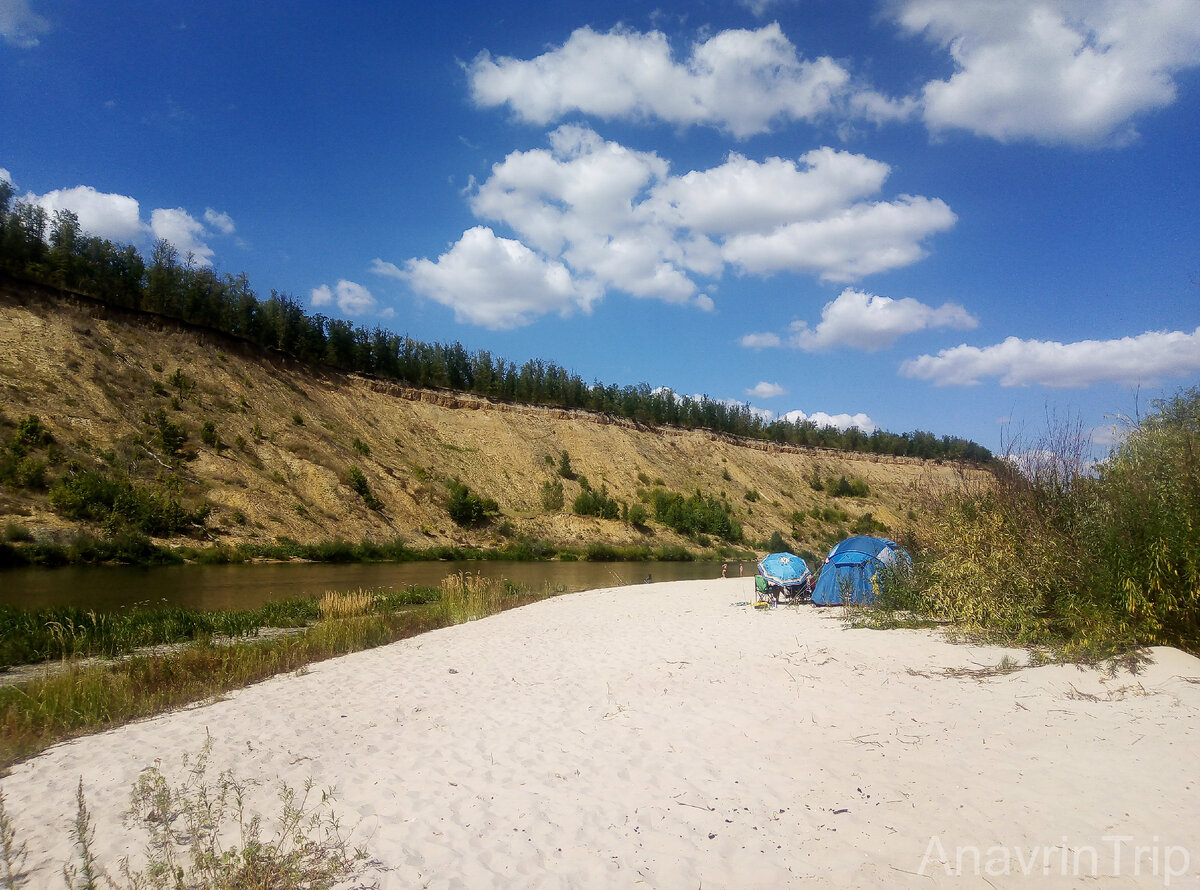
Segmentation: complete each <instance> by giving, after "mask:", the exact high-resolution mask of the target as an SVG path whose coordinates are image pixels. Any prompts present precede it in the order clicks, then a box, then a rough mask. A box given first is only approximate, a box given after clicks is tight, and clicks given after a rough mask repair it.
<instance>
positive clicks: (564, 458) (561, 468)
mask: <svg viewBox="0 0 1200 890" xmlns="http://www.w3.org/2000/svg"><path fill="white" fill-rule="evenodd" d="M558 475H560V476H562V477H563V478H564V479H574V478H575V471H574V470H572V469H571V455H569V454H567V451H566V449H565V448H564V449H563V450H562V451H561V452H560V453H559V455H558Z"/></svg>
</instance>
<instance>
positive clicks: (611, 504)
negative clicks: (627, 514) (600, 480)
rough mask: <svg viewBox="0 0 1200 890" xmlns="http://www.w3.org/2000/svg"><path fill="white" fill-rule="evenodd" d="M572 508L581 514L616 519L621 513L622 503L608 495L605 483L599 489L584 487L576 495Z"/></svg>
mask: <svg viewBox="0 0 1200 890" xmlns="http://www.w3.org/2000/svg"><path fill="white" fill-rule="evenodd" d="M572 509H573V510H574V511H575V512H576V513H577V514H579V515H580V516H599V517H600V518H601V519H616V518H617V517H618V516H620V515H621V507H620V505H619V504H618V503H617V502H616V501H615V500H613V499H612V498H610V497H609V496H608V490H607V489H606V488H605V487H604V486H603V485H601V486H600V490H599V491H596V490H595V489H592V488H584V489H582V490H581V491H580V492H579V494H578V495H576V496H575V503H574V505H573V506H572Z"/></svg>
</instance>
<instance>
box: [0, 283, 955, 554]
mask: <svg viewBox="0 0 1200 890" xmlns="http://www.w3.org/2000/svg"><path fill="white" fill-rule="evenodd" d="M0 412H2V414H0V423H2V424H3V426H0V435H3V436H4V437H5V438H6V439H8V438H9V437H11V436H12V435H13V431H14V430H15V429H16V424H17V423H18V422H19V421H20V420H21V419H22V418H26V417H28V416H29V415H36V416H37V417H38V418H39V419H40V421H41V422H42V424H43V425H44V426H45V428H46V429H48V431H49V433H50V434H51V436H52V437H53V440H54V443H53V445H51V446H48V447H47V449H46V452H45V454H44V456H43V457H42V458H41V459H42V460H44V461H45V463H46V469H45V482H44V484H43V485H42V486H40V487H39V486H37V485H33V486H22V485H19V484H16V485H14V484H10V485H8V486H6V487H3V488H0V524H4V525H5V527H6V528H8V529H10V530H11V529H12V528H14V527H16V528H18V529H21V530H22V531H21V533H22V534H24V533H25V532H28V533H30V534H34V535H38V534H53V533H61V532H62V531H64V530H69V529H71V528H73V527H79V526H81V525H83V526H87V525H88V523H86V522H83V523H81V522H79V521H74V520H70V519H67V518H65V517H64V515H63V511H62V510H61V509H56V508H55V507H54V506H52V505H51V503H50V500H49V498H48V494H47V492H48V490H49V489H50V487H51V486H52V484H53V482H54V480H55V479H56V478H60V477H61V476H62V475H63V474H64V473H66V472H67V471H68V468H69V467H71V465H72V463H74V465H75V466H77V467H83V468H96V469H97V470H98V471H100V472H104V473H109V474H113V475H116V476H121V477H123V478H129V479H132V480H136V481H137V483H138V484H139V485H142V486H144V487H145V488H146V489H147V490H158V491H163V492H173V493H174V494H175V496H177V497H178V498H179V499H180V501H181V502H182V503H183V504H184V505H185V506H186V507H188V508H189V509H191V508H195V507H197V506H201V505H207V506H208V507H209V508H210V509H209V513H208V515H207V517H206V518H205V520H204V522H203V527H202V528H200V527H194V528H192V529H191V533H192V535H193V536H194V537H197V538H199V539H200V540H204V541H223V542H227V543H230V544H234V543H239V542H259V543H264V542H274V541H276V540H277V539H279V538H281V537H285V538H291V539H294V540H297V541H300V542H318V541H328V540H332V539H339V538H340V539H347V540H352V541H357V540H361V539H364V538H369V539H375V540H384V539H387V540H391V539H395V538H397V537H399V538H402V539H404V540H405V541H407V542H408V543H409V544H411V545H412V546H415V547H428V546H430V545H435V544H461V545H471V546H489V545H495V544H499V543H503V542H504V541H506V540H514V539H519V538H526V539H529V540H542V541H546V542H548V543H550V544H553V545H556V546H574V547H580V546H583V545H587V544H590V543H593V542H598V541H599V542H608V543H613V544H633V543H643V542H644V543H650V544H651V545H653V546H655V547H658V546H663V545H670V544H685V545H686V546H688V547H689V548H690V549H692V550H699V549H701V547H700V546H698V544H697V542H696V541H695V540H694V539H692V540H689V539H687V538H685V537H683V536H682V535H680V534H678V533H676V532H674V531H672V530H670V529H668V528H666V527H665V526H664V525H663V524H662V523H660V522H656V521H655V520H654V519H653V510H652V509H651V510H650V514H651V518H650V521H649V522H648V523H647V524H646V526H645V527H643V528H638V527H635V526H634V525H632V524H631V523H629V522H627V521H622V520H621V519H615V520H607V519H599V518H594V517H589V516H578V515H575V514H574V513H573V512H572V503H573V501H574V498H575V496H576V495H577V494H578V493H579V491H580V490H581V485H582V484H583V480H581V479H569V478H568V479H563V478H562V477H561V476H560V475H559V474H558V472H557V469H558V464H559V461H560V459H561V454H562V452H563V451H565V452H567V454H568V455H569V458H570V464H571V468H572V469H573V470H574V472H575V473H576V474H579V475H580V476H582V477H585V479H586V481H587V483H588V484H590V485H591V487H592V488H593V489H599V488H600V487H601V486H603V487H604V489H606V491H607V494H608V495H609V496H611V497H612V498H614V499H615V500H617V501H618V502H621V503H623V504H624V505H626V506H627V507H631V506H633V505H635V504H638V503H644V502H645V498H646V492H648V491H650V490H652V489H653V488H655V487H656V486H657V487H661V488H664V489H666V490H669V491H673V492H679V493H681V494H683V495H685V496H686V495H691V494H694V493H695V492H697V491H699V492H700V493H702V494H703V495H705V496H706V497H710V498H716V499H720V500H722V501H724V502H726V503H728V504H729V505H730V507H731V508H732V514H733V516H734V517H735V518H736V519H737V521H738V522H739V523H741V525H742V527H743V531H744V539H745V541H746V543H747V546H749V547H752V548H753V547H755V546H757V545H759V544H760V543H761V542H764V541H765V540H766V539H767V538H769V536H770V535H771V534H772V533H773V532H776V531H778V532H781V533H782V534H783V535H784V536H785V537H786V538H787V542H788V543H789V545H794V546H795V548H796V549H811V550H812V551H814V552H819V551H820V550H822V549H823V548H824V546H825V545H826V543H827V542H828V541H829V540H831V539H836V538H839V537H841V536H843V535H844V534H847V533H849V532H850V531H851V529H852V528H854V526H855V525H856V523H861V522H862V517H863V515H864V514H867V513H869V514H871V517H872V519H873V520H874V521H875V522H878V523H881V524H882V526H883V527H885V528H886V529H887V530H888V531H890V532H892V533H894V534H895V533H899V532H900V530H901V529H902V527H903V526H904V524H905V523H906V522H907V521H909V518H910V516H909V511H910V510H912V509H914V506H915V503H916V501H917V496H918V494H919V493H920V492H921V491H922V490H923V489H927V488H929V487H930V486H942V485H946V484H952V483H953V482H954V480H955V476H956V474H957V473H959V472H960V471H961V469H960V468H957V467H955V466H953V465H950V464H935V463H930V462H924V461H919V460H915V459H903V458H890V457H873V456H869V455H857V454H849V453H842V452H832V451H823V450H816V449H796V448H790V447H780V446H773V445H770V444H767V443H763V442H757V441H750V442H748V441H741V440H733V439H730V438H727V437H720V436H716V435H713V434H710V433H707V432H703V431H681V430H662V429H647V428H643V427H639V426H637V425H634V424H632V423H629V422H626V421H620V420H616V419H613V418H609V417H605V416H602V415H595V414H589V413H584V412H568V411H562V410H554V409H547V408H538V407H530V406H524V405H513V404H505V403H497V402H491V401H488V400H485V399H482V398H477V397H473V396H465V395H458V394H453V393H448V392H442V391H432V390H418V389H412V388H408V387H403V386H397V385H393V384H389V383H384V382H381V381H377V380H371V379H367V378H364V377H357V376H352V375H347V374H343V373H340V372H335V371H328V370H324V369H320V368H313V367H311V366H307V365H301V364H299V363H297V362H295V361H292V360H290V359H289V358H287V357H285V356H281V355H278V354H270V353H267V352H264V351H263V350H261V349H259V348H257V347H252V346H249V345H247V344H244V343H241V342H239V341H237V340H234V339H232V338H228V337H225V336H222V335H217V334H213V333H210V332H206V331H201V330H196V329H192V328H189V327H187V326H185V325H182V324H178V323H175V322H171V321H166V320H163V319H160V318H155V317H151V316H144V315H134V314H129V313H125V312H123V311H117V310H112V309H108V308H105V307H102V306H99V305H97V304H93V303H91V302H89V301H84V300H76V299H74V298H69V297H63V296H62V295H59V294H57V293H54V292H50V291H43V290H38V289H36V288H31V287H26V286H19V287H17V286H11V285H6V286H3V287H0ZM164 430H167V431H172V430H173V431H177V432H181V433H183V434H185V435H186V439H185V440H183V441H182V442H181V443H178V445H179V447H178V451H177V452H176V453H175V454H172V453H171V451H172V449H171V445H172V444H176V443H172V442H169V441H164V434H163V431H164ZM168 438H169V437H168ZM355 469H357V473H356V472H355ZM359 473H360V474H361V480H365V486H364V485H363V484H362V481H356V480H357V479H358V474H359ZM842 476H845V477H847V479H849V480H852V481H853V480H859V481H861V482H865V483H866V487H867V489H868V491H869V493H868V494H867V495H866V496H865V497H853V496H843V497H834V496H832V495H831V493H830V489H831V488H832V483H834V482H835V481H836V480H837V479H838V478H839V477H842ZM454 478H457V479H459V480H461V481H462V482H463V483H465V484H466V485H467V486H469V487H470V489H471V491H472V492H474V493H476V494H478V495H479V496H480V497H483V498H491V499H494V500H495V501H496V502H497V504H498V505H499V510H500V512H499V515H498V516H496V517H494V518H493V519H492V520H491V521H490V522H488V523H486V524H482V525H479V526H477V527H472V528H461V527H459V526H458V525H456V524H455V523H454V522H453V521H452V520H451V518H450V514H449V513H448V511H447V494H448V491H447V486H446V481H447V480H450V479H454ZM814 478H815V479H816V480H818V481H819V482H821V484H822V490H816V489H814V487H813V485H812V484H811V482H812V480H814ZM547 481H550V482H555V481H558V482H561V483H562V485H563V489H564V491H563V494H564V505H563V507H562V508H561V509H547V508H546V506H545V505H544V500H543V483H545V482H547ZM364 490H365V491H369V493H370V497H368V498H364V496H363V492H364ZM372 498H373V499H374V503H375V507H374V508H373V507H372V506H370V503H371V499H372ZM818 514H819V518H818ZM860 527H862V526H861V525H860ZM701 543H703V542H701ZM711 543H712V545H713V546H716V545H718V544H720V543H721V542H719V541H715V540H714V541H712V542H711Z"/></svg>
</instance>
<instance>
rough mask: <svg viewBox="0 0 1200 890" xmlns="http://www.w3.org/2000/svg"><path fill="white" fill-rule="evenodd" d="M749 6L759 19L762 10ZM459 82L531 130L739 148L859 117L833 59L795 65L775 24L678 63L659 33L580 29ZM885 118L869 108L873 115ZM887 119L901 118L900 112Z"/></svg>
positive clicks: (494, 61) (881, 106) (476, 64)
mask: <svg viewBox="0 0 1200 890" xmlns="http://www.w3.org/2000/svg"><path fill="white" fill-rule="evenodd" d="M751 2H752V3H753V5H754V6H755V7H757V8H758V9H759V10H760V11H761V10H765V8H766V2H768V0H751ZM467 75H468V78H469V80H470V84H471V94H472V96H473V98H474V100H475V102H476V103H478V104H479V105H484V106H499V105H508V106H509V107H510V108H511V109H512V110H513V112H514V113H515V114H516V115H517V116H518V117H520V118H522V119H524V120H527V121H530V122H532V123H536V124H547V123H549V122H551V121H555V120H559V119H561V118H562V117H564V116H565V115H567V114H570V113H573V112H576V111H580V112H583V113H584V114H588V115H595V116H597V117H601V118H605V119H609V120H611V119H618V118H620V119H646V118H655V119H659V120H664V121H667V122H670V123H673V124H679V125H691V124H702V125H711V126H716V127H720V128H722V129H724V130H727V131H728V132H730V133H732V134H733V135H734V136H736V137H738V138H745V137H748V136H752V135H754V134H756V133H764V132H767V131H768V130H770V129H771V125H772V123H773V122H774V121H778V120H795V121H806V120H812V119H814V118H817V117H820V116H822V115H825V114H829V113H831V112H833V111H834V110H835V109H838V110H839V113H841V114H846V113H849V112H851V111H853V110H854V109H855V108H857V107H859V104H858V103H854V102H853V101H852V99H853V97H854V96H856V95H857V93H858V92H860V89H859V87H857V86H856V85H855V84H854V82H853V80H852V78H851V75H850V73H849V72H848V71H847V70H846V69H845V68H844V67H842V65H840V64H839V63H838V62H836V61H834V60H833V59H832V58H830V57H828V56H822V57H821V58H818V59H812V60H808V59H803V58H801V57H800V55H799V53H798V52H797V51H796V48H795V46H793V45H792V43H791V41H789V40H788V39H787V37H785V36H784V34H783V31H782V29H781V28H780V27H779V25H778V24H777V23H773V24H770V25H766V26H764V27H762V28H759V29H757V30H752V31H751V30H728V31H721V32H719V33H717V34H715V35H713V36H712V37H710V38H708V39H707V40H704V41H702V42H696V43H694V44H693V45H692V46H691V52H690V55H689V56H688V57H687V58H685V59H679V60H677V59H676V58H675V56H674V53H673V52H672V49H671V46H670V44H669V42H668V40H667V37H666V35H664V34H663V33H661V32H659V31H651V32H649V33H640V32H637V31H632V30H628V29H624V28H614V29H613V30H611V31H609V32H607V33H599V32H597V31H593V30H592V29H591V28H588V27H583V28H580V29H578V30H577V31H575V32H573V33H572V34H571V36H570V37H569V38H568V39H567V41H566V42H565V43H564V44H563V45H562V46H560V47H557V48H555V49H552V50H550V51H548V52H546V53H543V54H542V55H540V56H538V57H536V58H534V59H529V60H521V59H514V58H511V57H507V56H501V57H498V58H493V57H492V56H491V55H490V54H489V53H487V52H484V53H481V54H480V55H479V56H477V57H476V58H475V60H474V61H473V62H472V63H471V64H470V65H469V66H468V69H467ZM866 104H867V105H869V104H871V103H866ZM862 107H866V105H863V106H862ZM886 108H887V103H886V102H883V103H879V102H876V103H874V107H873V108H872V110H873V111H874V112H875V113H877V114H883V113H885V109H886ZM891 110H892V113H893V114H896V115H900V114H903V113H907V112H906V111H905V110H904V109H903V108H902V106H900V105H894V106H892V109H891Z"/></svg>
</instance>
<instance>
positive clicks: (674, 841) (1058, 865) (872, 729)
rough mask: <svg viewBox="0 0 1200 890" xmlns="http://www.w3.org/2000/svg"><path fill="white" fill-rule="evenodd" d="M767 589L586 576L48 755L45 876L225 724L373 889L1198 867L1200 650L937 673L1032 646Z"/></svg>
mask: <svg viewBox="0 0 1200 890" xmlns="http://www.w3.org/2000/svg"><path fill="white" fill-rule="evenodd" d="M751 594H752V586H751V579H749V578H745V579H729V580H716V581H699V582H677V583H668V584H655V585H645V586H638V587H626V588H618V589H612V590H602V591H594V592H589V593H581V594H573V595H570V596H564V597H560V598H557V599H552V600H547V601H544V602H541V603H538V604H535V605H532V606H529V607H526V608H523V609H518V610H514V611H511V612H507V613H504V614H501V615H497V616H494V617H492V618H488V619H486V620H484V621H477V622H473V623H471V624H467V625H462V626H459V627H454V628H448V629H445V630H440V631H436V632H434V633H430V634H427V635H425V636H421V637H417V638H415V639H412V640H407V641H404V642H401V643H397V644H395V645H392V646H388V647H386V648H383V649H378V650H374V651H370V652H364V653H360V654H356V655H352V656H348V657H345V658H341V659H337V660H334V661H330V662H326V663H324V664H320V665H316V666H314V667H313V668H312V669H311V670H310V672H309V673H308V674H307V675H303V676H286V677H281V678H277V679H275V680H271V681H268V682H265V683H262V684H260V685H258V686H256V687H254V688H252V689H247V690H245V691H242V692H239V693H237V694H235V695H232V696H230V697H229V698H228V699H227V700H224V701H221V702H217V703H214V704H211V705H207V706H203V707H197V708H193V709H190V710H187V711H183V712H179V713H175V714H170V715H167V716H164V717H160V718H157V719H154V720H150V721H146V722H144V723H140V724H137V725H134V726H129V727H125V728H123V729H120V730H116V731H113V732H109V733H105V734H103V735H99V736H94V737H90V738H85V739H81V740H78V741H76V742H73V743H70V744H66V745H62V746H59V747H57V748H54V749H52V750H51V751H49V752H47V753H45V754H43V755H42V756H40V757H37V758H34V759H33V760H31V761H28V762H26V763H23V764H21V765H19V766H18V767H16V768H15V770H14V771H13V774H12V775H11V776H9V777H8V778H5V779H4V780H3V783H2V788H3V791H4V793H5V795H6V796H7V800H8V806H9V809H10V811H11V812H13V813H14V814H15V815H16V817H17V825H18V829H19V830H20V831H21V832H22V834H23V835H24V837H25V839H26V840H27V842H28V844H29V848H30V850H31V854H32V855H31V857H30V863H29V864H30V866H32V867H33V869H34V871H33V873H32V876H31V877H32V880H31V882H30V886H32V887H57V886H60V885H61V865H62V863H63V862H64V861H66V860H67V859H68V858H69V856H70V852H71V851H70V843H69V840H68V837H67V826H68V824H69V822H70V820H71V818H72V816H73V814H74V800H73V797H74V791H75V786H76V783H77V782H78V780H79V778H80V776H82V778H83V781H84V785H85V787H86V791H87V795H88V800H89V804H90V806H91V809H92V812H93V815H94V819H95V823H96V825H97V832H96V842H95V846H96V849H97V851H98V852H99V853H100V854H101V857H102V859H103V860H104V861H105V862H106V864H107V865H109V867H114V864H115V862H116V860H117V858H118V857H119V856H120V855H122V854H124V853H127V852H135V851H136V850H137V849H138V848H139V847H140V846H141V843H142V839H139V837H138V836H137V835H136V834H130V833H129V831H128V830H123V829H122V827H121V820H120V813H121V812H122V811H123V810H124V809H125V807H126V806H127V802H128V793H129V789H130V787H131V785H132V784H133V782H134V780H135V778H136V776H137V774H138V772H139V770H141V769H142V768H143V767H145V766H147V765H150V764H154V763H159V764H161V765H162V767H163V769H164V771H165V772H167V773H168V774H169V775H171V776H174V777H178V775H179V769H178V763H179V759H180V756H181V755H182V754H183V753H185V752H192V753H194V752H196V751H197V750H198V749H199V747H200V745H201V743H202V742H203V740H204V737H205V733H206V732H207V733H209V734H211V736H212V739H213V743H214V749H213V758H212V762H213V766H214V768H215V769H220V768H225V767H227V766H228V767H232V768H233V769H234V770H235V771H236V772H237V774H238V775H239V776H241V777H242V778H246V779H252V780H256V781H259V782H261V783H262V784H261V786H259V787H258V788H256V790H255V795H254V799H253V803H254V805H255V807H256V808H260V809H261V810H262V811H264V812H267V813H274V812H275V810H276V803H275V787H276V786H277V784H278V782H279V781H280V780H283V781H286V782H287V783H289V784H291V785H293V786H300V785H302V784H303V782H304V781H305V779H306V778H308V777H311V778H312V779H313V780H315V781H316V783H317V784H318V785H322V786H326V785H332V786H335V787H336V790H337V795H338V804H337V808H338V810H339V811H340V812H341V813H342V814H343V816H344V821H345V822H346V823H347V824H353V823H357V824H358V825H359V827H358V831H357V835H356V837H357V838H359V839H360V840H361V841H364V842H365V843H366V845H367V846H368V848H369V851H370V853H371V855H372V856H373V857H374V858H375V860H377V863H376V866H377V867H376V868H375V869H374V870H373V871H372V872H371V873H370V874H369V875H368V877H369V878H370V879H373V880H377V881H378V884H379V886H380V887H381V888H383V890H400V888H410V887H436V888H451V887H454V888H488V887H550V888H561V887H578V888H607V887H634V886H645V887H652V888H688V890H696V888H778V887H801V886H803V887H888V888H891V887H987V886H994V887H1018V886H1019V887H1025V886H1037V887H1076V886H1085V887H1089V888H1090V887H1112V888H1118V887H1120V888H1125V887H1161V886H1165V885H1168V884H1169V886H1172V887H1197V886H1200V747H1198V746H1197V744H1196V738H1195V737H1194V736H1190V735H1189V729H1193V730H1194V729H1195V728H1196V727H1197V725H1198V724H1197V717H1198V716H1200V660H1198V659H1195V658H1192V657H1191V656H1188V655H1185V654H1183V653H1181V652H1178V651H1176V650H1171V649H1157V650H1154V652H1153V655H1154V658H1155V662H1156V663H1155V664H1153V665H1152V666H1149V667H1147V668H1145V669H1143V671H1142V672H1141V673H1139V674H1138V675H1136V676H1132V675H1130V674H1128V673H1121V674H1118V675H1117V676H1114V677H1108V676H1106V675H1105V674H1104V673H1103V672H1101V671H1097V670H1092V669H1079V668H1076V667H1062V666H1052V667H1041V668H1027V669H1024V670H1021V671H1018V672H1016V673H1012V674H1007V675H1003V676H989V677H979V676H976V677H972V676H947V675H946V673H945V671H946V670H947V669H959V668H968V669H972V670H978V669H981V668H984V669H986V668H989V667H993V666H995V665H997V664H998V663H999V662H1000V660H1001V659H1002V658H1003V657H1004V656H1005V655H1006V654H1008V655H1010V656H1012V657H1015V658H1018V659H1021V660H1023V659H1024V653H1021V652H1019V651H1018V652H1014V651H1011V650H1004V649H999V648H988V647H973V646H961V645H952V644H950V643H947V642H944V641H943V640H941V639H940V638H938V637H937V636H936V635H935V634H932V633H929V632H925V631H888V632H880V631H867V630H855V631H847V630H844V629H843V627H842V625H841V623H840V622H839V621H838V620H837V610H825V611H822V610H817V609H814V608H811V607H803V608H799V609H790V608H783V609H778V610H774V611H770V612H766V613H762V612H756V611H754V610H753V609H749V608H746V607H744V606H743V607H735V606H733V605H731V604H732V603H733V602H735V601H739V600H745V599H749V598H751ZM215 769H214V772H215ZM1116 838H1123V840H1122V839H1116ZM1136 847H1144V848H1147V849H1144V850H1142V851H1141V852H1140V855H1139V854H1138V851H1137V850H1136V849H1135V848H1136ZM942 853H944V854H945V856H946V858H947V859H949V862H948V863H946V862H944V861H943V860H942V856H941V854H942ZM976 856H978V859H976V858H975V857H976ZM1135 856H1138V858H1137V859H1136V860H1135ZM1035 857H1036V858H1035ZM1185 859H1186V862H1185ZM958 871H961V872H962V874H961V876H960V875H959V874H957V873H956V872H958ZM1064 872H1065V874H1064ZM1076 873H1078V876H1077V874H1076Z"/></svg>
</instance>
